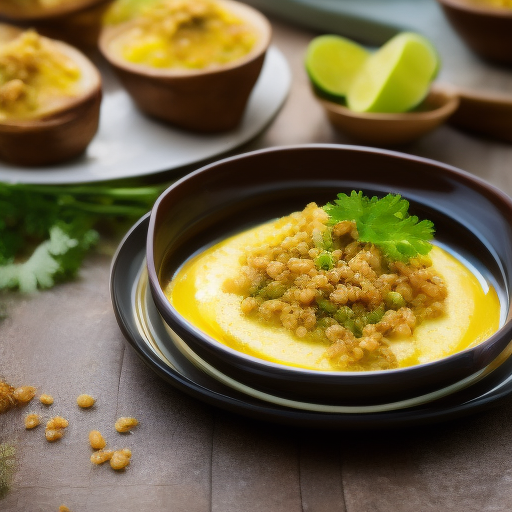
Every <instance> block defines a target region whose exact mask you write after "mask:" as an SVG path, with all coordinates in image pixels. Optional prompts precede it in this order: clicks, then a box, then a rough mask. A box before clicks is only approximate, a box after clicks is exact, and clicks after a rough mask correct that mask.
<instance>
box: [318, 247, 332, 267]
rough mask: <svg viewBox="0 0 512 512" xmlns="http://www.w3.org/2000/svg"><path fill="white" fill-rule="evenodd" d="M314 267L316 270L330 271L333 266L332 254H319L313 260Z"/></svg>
mask: <svg viewBox="0 0 512 512" xmlns="http://www.w3.org/2000/svg"><path fill="white" fill-rule="evenodd" d="M315 265H316V268H317V269H318V270H331V268H332V267H333V266H334V261H333V258H332V254H331V253H330V252H325V251H324V252H321V253H320V254H319V255H318V256H317V257H316V259H315Z"/></svg>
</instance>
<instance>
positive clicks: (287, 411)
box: [110, 214, 512, 429]
mask: <svg viewBox="0 0 512 512" xmlns="http://www.w3.org/2000/svg"><path fill="white" fill-rule="evenodd" d="M148 225H149V214H148V215H146V216H145V217H143V218H142V219H141V220H140V221H139V222H137V224H135V225H134V226H133V228H132V229H131V230H130V232H129V233H128V234H127V235H126V237H125V238H124V240H123V241H122V242H121V244H120V246H119V248H118V250H117V253H116V255H115V256H114V259H113V263H112V269H111V277H110V286H111V297H112V303H113V307H114V312H115V314H116V318H117V321H118V323H119V326H120V328H121V330H122V332H123V334H124V335H125V337H126V340H127V341H128V343H129V344H130V345H131V346H132V347H133V348H134V349H135V351H136V352H137V354H138V355H139V357H141V359H142V360H143V361H144V362H145V363H146V364H147V365H148V366H149V367H150V368H151V369H152V370H153V371H155V372H156V373H157V374H158V375H159V376H160V377H161V378H163V379H164V380H165V381H167V382H168V383H170V384H171V385H173V386H174V387H176V388H177V389H179V390H181V391H183V392H185V393H187V394H189V395H191V396H193V397H195V398H198V399H199V400H202V401H204V402H206V403H208V404H211V405H214V406H217V407H220V408H222V409H225V410H228V411H231V412H234V413H238V414H242V415H244V416H248V417H253V418H257V419H260V420H266V421H272V422H277V423H283V424H288V425H294V426H297V427H307V428H327V429H382V428H396V427H408V426H415V425H425V424H429V423H436V422H441V421H447V420H450V419H455V418H460V417H463V416H467V415H469V414H472V413H475V412H477V411H482V410H485V409H488V408H491V407H494V406H496V405H498V404H500V403H501V402H502V401H504V400H505V399H506V398H507V397H508V396H509V395H510V394H511V392H512V358H510V357H509V358H508V359H506V360H505V361H504V362H503V363H502V364H501V365H500V366H498V367H497V369H495V370H494V371H492V372H490V373H489V374H488V375H487V376H485V377H484V378H482V379H481V380H480V381H478V382H477V383H475V384H473V385H471V386H469V387H467V388H465V389H463V390H461V391H456V392H454V393H452V394H450V395H448V396H445V397H443V398H440V399H437V400H433V401H431V402H428V403H425V404H423V405H419V406H414V407H408V408H403V409H396V410H393V409H392V410H387V411H382V412H368V413H360V412H351V413H329V412H317V411H309V410H303V409H300V408H296V407H284V406H279V405H276V404H273V403H269V402H268V401H264V400H259V399H256V398H254V397H252V396H249V395H247V394H245V393H243V392H240V391H238V390H235V389H233V388H231V387H228V386H226V385H224V384H222V383H221V382H219V381H218V380H217V379H215V378H213V377H211V376H210V375H208V374H206V373H204V372H203V371H201V370H200V369H199V368H198V367H196V366H195V365H194V364H193V363H192V362H191V361H190V360H189V359H188V358H186V357H185V356H184V355H183V354H182V353H181V352H180V351H179V350H178V349H177V348H176V347H174V348H173V347H172V346H171V347H168V348H169V350H170V354H168V357H167V360H165V359H164V358H162V357H161V355H159V354H158V353H157V351H156V350H155V349H154V347H153V346H152V345H151V343H150V342H149V341H148V338H147V336H146V334H145V333H144V329H143V326H141V323H140V320H139V318H138V315H137V311H136V309H137V305H136V288H137V286H138V283H139V278H140V271H141V268H142V266H143V263H144V259H145V256H146V252H145V247H146V237H147V231H148Z"/></svg>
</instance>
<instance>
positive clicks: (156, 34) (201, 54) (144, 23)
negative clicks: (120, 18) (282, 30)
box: [107, 0, 257, 69]
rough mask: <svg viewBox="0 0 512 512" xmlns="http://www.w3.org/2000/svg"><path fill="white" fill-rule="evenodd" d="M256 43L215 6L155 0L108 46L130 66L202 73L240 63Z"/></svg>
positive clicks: (250, 31)
mask: <svg viewBox="0 0 512 512" xmlns="http://www.w3.org/2000/svg"><path fill="white" fill-rule="evenodd" d="M114 7H115V5H114ZM107 18H108V17H107ZM256 40H257V33H256V30H255V29H254V28H253V27H252V26H251V25H249V24H248V23H246V22H245V21H243V20H241V19H239V18H238V17H237V16H235V15H234V14H232V13H230V12H229V11H228V10H227V9H225V8H224V7H222V6H221V5H220V4H218V3H217V2H215V1H212V0H161V1H158V2H156V3H151V4H150V5H149V6H148V7H147V8H146V9H144V10H142V12H141V13H140V14H139V15H138V16H136V20H135V22H134V26H133V27H132V28H130V29H129V30H126V31H123V32H122V33H121V34H120V35H119V36H118V37H116V38H115V39H114V40H113V41H112V43H111V44H112V50H113V51H114V52H115V53H117V54H118V55H120V56H121V57H122V58H124V59H125V60H127V61H129V62H132V63H134V64H142V65H145V66H150V67H154V68H181V69H204V68H208V67H214V66H222V65H224V64H228V63H230V62H233V61H236V60H238V59H240V58H242V57H244V56H245V55H247V54H248V53H249V52H250V51H251V49H252V48H253V46H254V44H255V43H256Z"/></svg>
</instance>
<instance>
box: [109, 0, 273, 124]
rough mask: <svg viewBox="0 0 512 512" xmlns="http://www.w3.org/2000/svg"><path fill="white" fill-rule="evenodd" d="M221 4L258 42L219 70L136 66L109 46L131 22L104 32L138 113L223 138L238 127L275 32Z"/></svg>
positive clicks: (258, 18) (254, 16)
mask: <svg viewBox="0 0 512 512" xmlns="http://www.w3.org/2000/svg"><path fill="white" fill-rule="evenodd" d="M222 3H223V4H225V7H226V9H227V10H229V11H230V12H233V13H234V14H235V15H237V16H239V17H240V18H242V19H244V20H247V21H248V22H249V23H251V25H252V26H253V27H254V28H255V29H256V30H257V32H258V34H259V38H258V41H257V43H256V44H255V46H254V48H253V49H252V50H251V52H250V53H249V54H248V55H247V56H245V57H243V58H242V59H239V60H237V61H234V62H232V63H229V64H226V65H224V66H220V67H216V68H207V69H199V70H183V69H164V68H151V67H150V66H144V65H137V64H132V63H130V62H128V61H126V60H125V59H123V58H122V57H120V56H119V55H117V54H116V53H115V52H113V51H112V50H111V48H110V45H111V42H112V40H113V39H115V38H116V37H117V36H118V35H119V34H121V33H122V32H124V31H125V30H127V29H130V28H131V26H132V25H133V22H127V23H123V24H120V25H115V26H113V27H105V28H104V29H103V31H102V33H101V36H100V41H99V45H100V50H101V52H102V54H103V56H104V57H105V58H106V59H107V60H108V61H109V63H110V64H111V65H112V67H113V69H114V71H115V72H116V74H117V76H118V77H119V79H120V80H121V83H122V84H123V86H124V87H125V88H126V90H127V91H128V93H129V94H130V96H131V97H132V99H133V101H134V102H135V103H136V105H137V106H138V107H139V108H140V110H142V111H143V112H145V113H146V114H149V115H150V116H153V117H156V118H158V119H161V120H163V121H166V122H168V123H170V124H173V125H175V126H178V127H180V128H185V129H187V130H192V131H197V132H205V133H216V132H223V131H227V130H231V129H234V128H236V126H238V124H239V123H240V121H241V119H242V116H243V114H244V111H245V107H246V105H247V101H248V100H249V96H250V94H251V91H252V89H253V87H254V85H255V84H256V81H257V79H258V77H259V74H260V71H261V68H262V67H263V61H264V59H265V55H266V52H267V49H268V46H269V44H270V37H271V27H270V23H269V22H268V20H267V19H266V18H265V17H264V16H263V15H262V14H260V13H259V12H258V11H256V10H255V9H252V8H251V7H249V6H247V5H244V4H241V3H238V2H231V1H226V0H223V2H222Z"/></svg>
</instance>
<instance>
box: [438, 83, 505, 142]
mask: <svg viewBox="0 0 512 512" xmlns="http://www.w3.org/2000/svg"><path fill="white" fill-rule="evenodd" d="M456 94H457V96H458V97H459V102H460V104H459V108H458V109H457V111H456V112H455V113H454V114H453V115H452V116H451V117H450V119H449V120H448V123H449V124H451V125H453V126H455V127H456V128H460V129H461V130H465V131H468V132H470V133H474V134H477V135H484V136H487V137H492V138H494V139H498V140H502V141H505V142H512V95H510V94H509V95H506V94H493V93H490V92H479V91H472V90H469V89H462V88H456Z"/></svg>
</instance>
